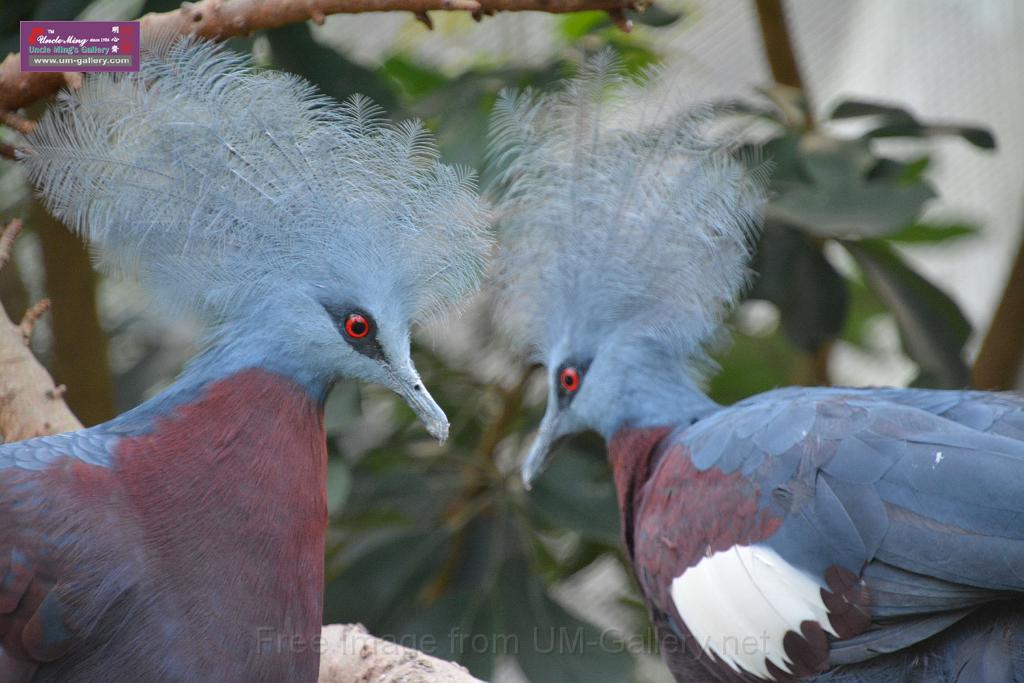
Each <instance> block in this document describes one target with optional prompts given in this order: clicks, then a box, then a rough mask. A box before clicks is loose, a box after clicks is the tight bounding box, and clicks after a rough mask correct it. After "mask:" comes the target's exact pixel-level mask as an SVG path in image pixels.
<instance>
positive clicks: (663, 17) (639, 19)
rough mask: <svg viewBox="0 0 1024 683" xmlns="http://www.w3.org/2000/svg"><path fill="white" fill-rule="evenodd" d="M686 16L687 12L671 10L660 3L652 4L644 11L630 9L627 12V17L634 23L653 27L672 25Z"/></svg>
mask: <svg viewBox="0 0 1024 683" xmlns="http://www.w3.org/2000/svg"><path fill="white" fill-rule="evenodd" d="M685 16H686V13H685V12H671V11H669V10H667V9H665V8H664V7H663V6H662V5H661V4H659V3H655V4H653V5H651V6H650V7H648V8H647V9H645V10H644V11H643V12H635V11H633V10H628V11H627V12H626V18H628V19H632V20H633V23H635V24H643V25H644V26H651V27H653V28H664V27H665V26H671V25H672V24H674V23H676V22H677V21H679V20H680V19H682V18H683V17H685Z"/></svg>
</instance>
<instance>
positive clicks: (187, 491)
mask: <svg viewBox="0 0 1024 683" xmlns="http://www.w3.org/2000/svg"><path fill="white" fill-rule="evenodd" d="M47 475H48V476H49V478H50V480H51V481H50V484H51V485H53V486H59V487H60V488H61V489H62V490H67V491H68V495H69V496H70V497H71V498H72V499H73V500H76V501H79V503H78V505H79V506H80V508H81V509H82V510H83V514H87V515H88V516H89V517H91V518H92V523H93V524H96V525H98V526H99V527H100V528H99V529H98V530H97V531H96V534H95V538H96V539H97V543H98V544H100V545H97V544H96V543H90V544H89V545H90V547H89V548H85V549H84V551H83V553H84V554H83V557H82V559H81V561H79V562H78V563H76V564H74V565H72V566H71V567H69V571H70V572H71V573H76V572H77V573H81V571H82V570H83V569H87V568H88V564H89V563H90V562H95V560H93V559H92V558H91V555H92V554H93V552H101V551H100V547H101V546H102V545H104V544H106V543H107V542H109V544H110V545H111V546H112V548H111V549H108V550H107V551H105V552H102V554H103V555H107V556H109V555H110V553H111V550H112V551H113V552H114V553H117V560H118V563H119V564H118V567H119V568H111V567H110V566H107V571H114V572H123V574H124V575H126V576H129V577H131V578H130V580H128V581H126V583H129V584H130V590H128V591H126V592H125V593H124V594H123V595H122V598H123V599H125V600H127V601H128V602H127V605H128V606H129V608H127V609H123V610H110V612H109V613H108V619H109V618H110V616H109V615H110V614H115V613H116V619H117V622H116V623H114V624H107V625H105V626H104V627H103V630H104V631H105V632H107V633H109V635H110V638H109V641H110V643H111V645H110V647H111V648H113V649H114V650H115V651H114V652H111V653H110V656H109V657H107V658H106V661H105V663H104V668H105V669H106V671H108V673H109V672H110V671H115V672H118V673H123V672H121V671H120V670H119V669H117V664H118V662H119V661H121V658H120V657H118V653H117V652H116V650H117V648H120V647H123V648H125V649H126V650H127V649H128V648H133V651H132V653H131V656H126V657H125V658H124V661H125V662H133V663H132V666H135V667H141V668H142V670H144V671H146V670H148V669H146V667H147V665H149V666H152V667H154V668H159V669H166V670H168V671H172V672H176V674H177V675H176V676H174V677H173V680H182V681H199V680H209V679H208V678H205V677H204V676H207V675H208V673H209V672H217V676H218V680H225V681H235V680H238V681H242V680H244V681H283V680H288V681H300V682H301V681H315V680H316V672H317V669H318V663H319V657H318V653H317V647H318V644H319V643H318V640H319V633H320V625H321V620H322V612H323V609H322V595H323V567H324V565H323V558H324V536H325V532H326V524H327V506H326V492H325V482H326V443H325V437H324V428H323V416H322V409H321V407H320V405H319V404H318V403H317V402H316V401H314V400H313V399H312V398H310V396H309V395H308V394H307V393H306V392H305V391H304V390H303V389H302V387H300V386H299V385H297V384H295V383H294V382H292V381H291V380H290V379H288V378H285V377H283V376H280V375H276V374H272V373H269V372H265V371H261V370H247V371H243V372H240V373H237V374H235V375H232V376H230V377H227V378H225V379H222V380H218V381H215V382H213V383H211V384H209V385H208V386H207V387H205V388H204V389H203V391H202V392H201V393H200V394H199V395H198V396H197V397H196V398H195V399H194V400H193V401H191V402H190V403H187V404H184V405H181V406H178V407H176V408H175V409H174V410H173V411H171V412H170V413H169V414H167V415H166V416H162V417H159V418H157V419H156V420H155V421H154V423H153V425H152V429H151V430H150V431H149V433H146V434H144V435H140V436H134V437H126V438H123V439H121V440H120V441H119V442H118V444H117V447H116V449H115V452H114V458H113V463H112V467H110V468H106V467H95V466H90V465H87V464H84V463H81V462H75V463H73V464H71V465H70V466H69V464H68V463H67V462H66V461H65V462H63V463H58V464H56V465H55V466H54V467H53V468H51V469H50V471H49V472H48V473H47ZM107 562H108V561H107V560H103V561H102V563H103V564H104V565H105V564H107ZM144 633H159V634H160V642H161V643H162V644H161V648H166V649H165V650H164V651H163V652H161V653H152V655H150V654H146V651H145V650H141V651H140V650H138V648H139V647H140V644H139V643H138V642H134V641H135V639H136V638H138V637H139V636H140V634H144ZM153 637H155V635H154V636H153ZM76 666H79V667H85V670H86V671H91V670H90V669H89V664H88V663H78V664H76ZM126 671H127V670H126ZM203 672H207V673H205V674H204V673H203ZM76 673H82V669H76ZM93 673H95V672H93ZM136 673H137V671H136ZM115 678H116V675H115ZM47 680H48V679H47ZM82 680H90V681H91V680H101V679H100V678H98V677H92V674H91V673H89V674H87V675H83V676H82ZM168 680H171V678H169V679H168Z"/></svg>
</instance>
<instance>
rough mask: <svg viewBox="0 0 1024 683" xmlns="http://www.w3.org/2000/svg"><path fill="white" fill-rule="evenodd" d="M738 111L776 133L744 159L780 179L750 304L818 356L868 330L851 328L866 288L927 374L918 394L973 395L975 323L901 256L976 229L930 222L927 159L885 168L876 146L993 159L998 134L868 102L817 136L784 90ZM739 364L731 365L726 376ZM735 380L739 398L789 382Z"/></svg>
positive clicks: (889, 160) (840, 108)
mask: <svg viewBox="0 0 1024 683" xmlns="http://www.w3.org/2000/svg"><path fill="white" fill-rule="evenodd" d="M732 108H733V110H734V111H735V112H737V113H738V114H740V115H743V116H747V117H750V118H752V119H754V120H756V121H757V122H759V123H761V124H767V127H768V131H769V132H768V133H767V134H766V135H765V136H764V137H763V138H762V139H760V140H758V141H757V143H756V144H754V143H752V144H751V145H750V146H748V148H746V149H744V150H743V153H744V154H743V156H744V158H747V159H755V160H760V159H765V160H767V162H768V163H769V164H770V167H771V168H770V177H771V181H770V186H769V190H770V200H769V205H768V211H767V220H766V225H765V232H764V236H763V238H762V240H761V243H760V245H759V249H758V252H757V255H756V257H755V260H754V270H755V272H756V273H757V277H756V280H755V283H754V285H753V287H752V288H751V290H750V292H749V297H750V298H752V299H764V300H766V301H770V302H771V303H773V304H774V305H775V306H776V307H778V311H779V314H780V316H781V327H782V330H783V332H784V334H785V336H786V338H787V339H788V340H789V341H790V342H791V343H792V344H793V345H794V346H795V347H797V348H798V349H800V350H802V351H804V352H806V353H816V352H819V351H820V350H821V349H822V348H823V347H824V346H826V345H828V344H831V343H832V342H833V341H834V340H836V339H837V338H839V337H840V335H841V334H842V332H843V330H844V329H845V328H846V327H847V325H848V323H850V322H852V323H853V324H854V326H855V327H858V328H859V327H860V326H862V325H864V324H865V323H866V322H868V321H869V320H870V318H865V319H860V320H857V319H855V320H852V321H851V320H850V314H851V313H850V312H851V302H850V299H851V295H850V290H851V286H852V285H853V283H854V282H859V283H863V284H864V285H866V287H867V290H868V292H867V294H868V295H870V296H873V297H875V298H876V299H877V300H878V301H879V302H881V304H882V305H883V310H887V311H888V312H889V314H891V315H892V317H893V319H894V320H895V322H896V325H897V327H898V329H899V333H900V338H901V341H902V346H903V350H904V352H905V353H906V354H907V356H909V357H910V358H911V359H912V360H913V361H914V362H915V363H916V364H917V366H918V368H919V374H918V377H917V379H916V380H915V382H914V384H915V385H918V386H931V387H943V388H963V387H965V386H967V384H968V383H969V381H970V374H969V371H968V368H967V364H966V362H965V360H964V344H965V343H966V342H967V338H968V337H969V336H970V333H971V329H970V325H969V323H968V322H967V319H966V318H965V317H964V315H963V313H962V312H961V311H960V309H959V307H958V306H957V305H956V303H955V302H954V301H953V300H952V299H951V298H950V297H949V296H948V295H947V294H946V293H945V292H943V291H942V290H941V289H940V288H939V287H937V286H935V285H934V284H932V283H930V282H928V280H927V279H925V278H924V277H923V276H921V275H920V274H918V273H917V272H915V271H914V269H913V268H912V267H911V266H910V265H909V264H908V263H907V261H906V260H905V259H904V258H903V257H902V256H901V255H900V253H899V251H898V249H897V247H896V245H899V244H906V243H916V244H923V243H938V242H943V241H946V240H952V239H958V238H962V237H966V236H969V235H971V234H973V233H974V229H973V228H972V227H971V226H967V225H963V224H948V225H939V224H932V223H926V222H922V221H921V214H922V212H923V210H924V208H925V204H926V203H927V202H928V201H929V200H931V199H933V198H935V196H936V193H935V190H934V188H933V186H932V184H931V183H930V182H929V180H928V178H927V175H926V174H927V170H928V167H929V158H928V157H927V156H916V157H913V158H911V159H910V160H902V159H897V158H894V157H890V156H886V155H884V154H882V153H881V152H880V150H879V149H878V142H877V141H878V140H879V139H881V138H897V137H898V138H906V139H915V138H917V139H920V138H930V137H936V136H958V137H960V138H963V139H964V140H965V141H967V142H968V143H970V144H972V145H974V146H976V147H979V148H981V149H992V148H993V147H994V146H995V140H994V138H993V137H992V135H991V133H989V132H988V131H986V130H984V129H982V128H977V127H971V126H952V125H936V124H927V123H923V122H921V121H920V120H919V119H918V118H917V117H915V116H914V115H912V114H911V113H910V112H908V111H906V110H904V109H901V108H899V107H896V106H892V105H883V104H877V103H873V102H864V101H860V100H847V101H844V102H840V103H839V104H838V105H837V106H835V107H834V108H833V109H832V112H831V114H830V115H829V117H828V119H827V120H826V121H825V122H823V123H821V124H818V125H813V124H812V123H811V122H812V121H813V116H812V114H811V112H809V111H808V110H807V106H806V103H805V101H804V100H803V98H801V97H800V95H799V93H798V92H797V91H794V90H792V89H790V88H785V87H781V86H776V87H774V88H771V89H766V90H763V91H762V99H761V100H760V101H758V102H756V103H755V104H750V103H749V102H736V103H732ZM849 120H854V121H855V122H856V123H857V124H859V126H860V128H861V131H860V133H859V134H858V135H855V136H851V135H849V134H843V133H840V132H837V130H838V128H839V126H836V125H835V124H837V123H840V122H843V123H845V122H848V121H849ZM833 245H834V246H835V247H837V248H838V249H839V250H842V251H845V252H846V253H847V254H848V255H849V256H850V257H852V261H853V263H855V264H856V266H857V267H856V268H855V269H850V270H848V271H846V272H842V273H841V272H840V271H839V270H837V268H836V267H835V265H834V264H833V260H834V259H830V258H827V255H828V251H827V250H828V248H830V247H832V246H833ZM855 332H856V334H855V335H854V338H852V339H848V341H852V342H853V343H855V344H858V345H859V344H861V343H862V342H863V340H864V336H863V334H861V333H860V330H856V331H855ZM740 348H742V346H741V345H738V346H737V347H736V349H737V350H736V351H734V353H736V352H738V349H740ZM732 360H733V359H731V358H729V357H726V358H725V359H723V363H724V365H725V366H726V367H728V366H730V364H731V362H732ZM733 375H734V376H737V375H742V376H745V377H747V378H748V381H746V382H745V386H743V387H742V388H741V389H740V388H738V387H737V386H736V384H735V383H733V384H731V385H730V393H731V394H733V395H737V394H738V395H749V394H751V393H757V392H760V391H765V390H768V389H771V388H773V387H774V386H778V385H779V384H783V383H785V379H786V378H785V377H783V376H779V374H778V373H777V372H776V373H764V372H761V373H751V374H745V373H740V372H738V371H734V373H733ZM737 380H739V381H743V380H742V379H740V377H737ZM738 389H739V390H738Z"/></svg>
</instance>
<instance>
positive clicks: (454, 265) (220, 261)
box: [24, 36, 489, 323]
mask: <svg viewBox="0 0 1024 683" xmlns="http://www.w3.org/2000/svg"><path fill="white" fill-rule="evenodd" d="M27 143H28V146H29V152H28V153H27V154H26V156H25V158H24V162H25V164H26V166H27V168H28V172H29V175H30V177H31V179H32V181H33V182H34V183H35V184H36V185H37V187H38V188H39V191H40V193H41V195H42V197H43V198H44V200H45V201H46V203H47V205H48V206H49V207H50V208H51V209H52V210H53V212H54V213H55V214H56V215H57V216H59V217H60V218H62V219H64V220H65V221H66V222H67V223H68V224H69V225H70V226H72V227H73V228H74V229H76V230H77V231H79V232H80V233H81V234H83V235H84V236H86V237H87V238H88V239H89V240H90V241H91V242H92V244H93V245H94V246H95V247H97V251H98V253H99V256H100V259H101V262H102V263H103V264H105V265H107V266H110V267H111V268H113V269H114V270H118V271H129V272H133V273H137V274H138V275H139V276H140V277H141V278H142V280H143V282H144V283H145V284H147V285H149V286H150V288H151V289H152V290H153V291H154V293H155V294H156V295H157V296H158V297H160V298H161V299H162V300H163V301H166V302H168V303H170V304H172V305H176V306H178V307H181V308H186V309H190V310H192V311H194V312H195V313H197V314H199V315H200V316H201V317H202V318H203V319H205V320H206V321H208V322H212V323H216V322H219V321H222V320H224V319H225V318H226V317H230V316H233V315H239V314H240V313H243V312H244V311H245V310H246V309H247V308H249V307H250V306H251V305H254V304H255V303H256V302H257V300H258V299H259V298H260V297H265V296H267V295H269V294H271V293H272V292H273V291H274V290H275V289H276V288H282V287H283V288H288V287H294V286H296V285H297V284H309V285H312V286H322V285H323V284H330V285H331V286H338V285H342V286H344V285H345V284H346V283H347V282H349V281H350V282H351V284H352V286H353V287H357V288H366V287H368V286H369V287H371V288H377V289H383V290H386V291H388V292H390V293H391V294H392V295H393V296H394V297H397V298H398V299H399V300H400V306H401V309H402V310H403V312H404V313H406V314H407V316H408V319H409V320H410V321H412V320H421V319H423V318H424V317H428V316H430V315H431V314H433V313H436V312H439V311H441V310H443V309H444V308H445V307H446V306H448V305H449V304H452V303H454V302H455V301H457V300H459V299H461V298H463V297H464V296H465V295H467V294H469V293H471V292H472V291H474V290H475V288H476V286H477V283H478V280H479V275H480V272H481V270H482V267H483V264H484V258H485V254H486V251H487V249H488V246H489V239H488V236H487V225H488V220H489V216H488V215H487V212H486V211H485V210H484V209H483V207H482V204H481V203H480V201H479V199H478V196H477V192H476V188H475V180H474V178H473V176H472V174H471V173H469V172H468V171H466V170H465V169H462V168H456V167H452V166H448V165H445V164H443V163H441V162H440V161H439V160H438V152H437V149H436V147H435V146H434V143H433V140H432V137H431V136H430V134H429V133H428V132H426V131H425V130H424V129H423V127H422V126H421V124H420V123H418V122H405V123H402V124H397V125H394V124H391V123H389V122H387V121H386V119H385V118H384V117H383V114H382V112H381V111H380V110H379V109H378V108H376V107H375V106H374V105H373V104H372V103H370V102H369V101H368V100H366V99H365V98H362V97H358V96H357V97H353V98H351V99H350V100H348V101H347V102H345V103H342V104H340V105H339V104H338V103H336V102H333V101H332V100H329V99H328V98H325V97H322V96H319V95H318V94H317V93H316V92H315V90H314V89H313V88H312V87H311V86H310V85H309V84H308V83H306V82H305V81H303V80H301V79H299V78H296V77H293V76H289V75H284V74H281V73H277V72H270V71H265V72H260V71H257V70H256V69H254V68H253V67H252V66H251V65H250V63H249V61H248V59H247V58H245V57H241V56H238V55H234V54H232V53H230V52H227V51H224V50H223V49H221V48H220V47H218V46H216V45H214V44H212V43H207V42H202V41H198V40H195V39H176V38H175V39H172V38H171V37H169V36H168V37H164V38H158V39H156V40H153V41H149V45H148V49H144V51H143V57H142V69H141V71H140V72H139V73H134V74H122V75H111V74H103V75H96V76H93V77H90V78H88V79H87V80H86V82H85V84H84V85H83V87H82V88H81V89H80V90H79V91H78V92H74V93H65V94H63V95H62V97H61V100H60V101H59V103H58V104H57V105H56V106H55V107H53V108H51V110H50V111H49V112H48V113H47V114H46V116H45V117H44V118H43V120H42V121H41V122H40V125H39V126H38V128H37V129H36V130H35V131H34V132H33V133H32V134H31V135H29V136H28V139H27Z"/></svg>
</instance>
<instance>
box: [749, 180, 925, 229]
mask: <svg viewBox="0 0 1024 683" xmlns="http://www.w3.org/2000/svg"><path fill="white" fill-rule="evenodd" d="M933 197H935V191H934V190H933V189H932V187H931V185H930V184H929V183H927V182H923V181H920V182H914V183H911V184H908V185H905V184H900V183H894V182H891V181H887V180H874V181H868V182H859V183H854V184H851V185H848V186H838V185H835V186H801V187H796V188H793V189H790V190H789V191H788V192H786V193H785V194H783V195H781V196H779V197H777V198H776V199H775V200H774V201H772V202H770V203H769V206H768V216H769V217H770V218H772V219H774V220H777V221H779V222H783V223H789V224H791V225H794V226H796V227H799V228H803V229H804V230H808V231H810V232H813V233H816V234H819V235H823V236H826V237H844V236H858V237H875V236H879V235H886V234H889V233H892V232H895V231H896V230H899V229H900V228H903V227H904V226H906V225H908V224H910V223H913V222H914V221H915V220H916V219H917V217H918V216H919V215H920V214H921V211H922V210H923V208H924V204H925V202H927V201H928V200H929V199H932V198H933Z"/></svg>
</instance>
